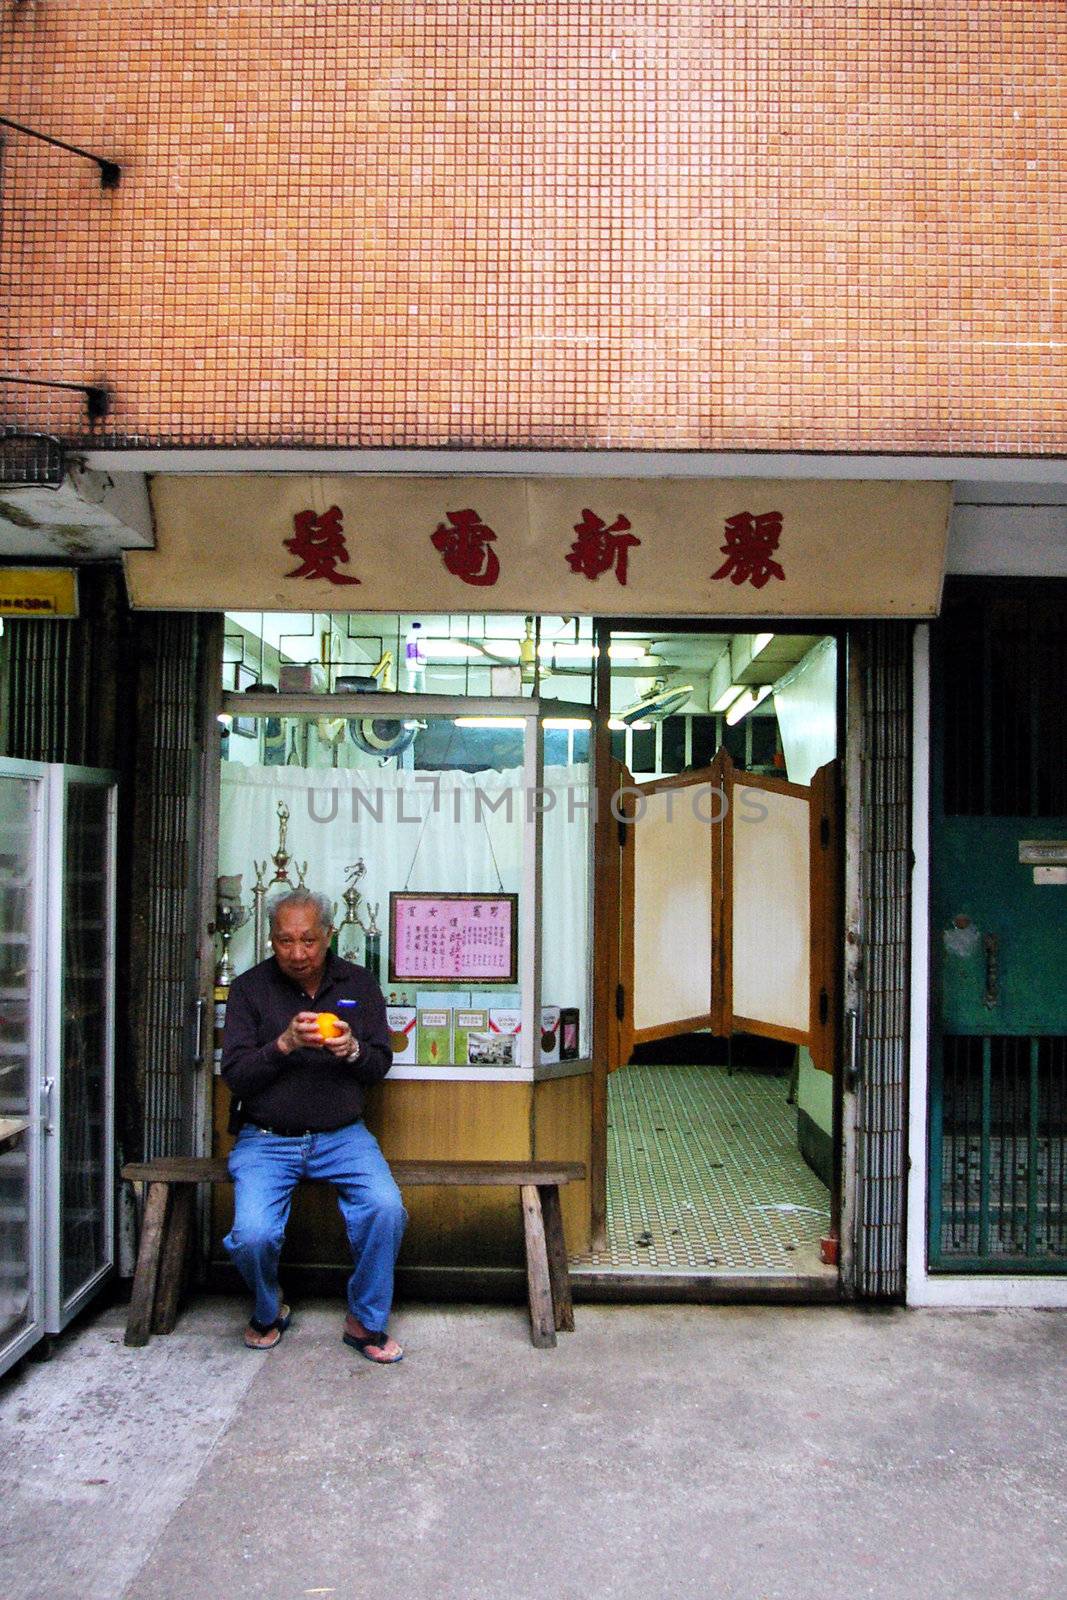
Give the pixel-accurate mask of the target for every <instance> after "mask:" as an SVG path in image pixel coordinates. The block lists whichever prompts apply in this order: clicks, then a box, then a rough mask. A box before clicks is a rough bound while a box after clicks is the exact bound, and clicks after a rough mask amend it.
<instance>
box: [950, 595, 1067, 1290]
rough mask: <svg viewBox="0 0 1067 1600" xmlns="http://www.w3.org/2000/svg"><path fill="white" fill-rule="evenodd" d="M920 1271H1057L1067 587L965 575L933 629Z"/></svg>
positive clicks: (1063, 1108)
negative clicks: (927, 1067) (925, 1207)
mask: <svg viewBox="0 0 1067 1600" xmlns="http://www.w3.org/2000/svg"><path fill="white" fill-rule="evenodd" d="M933 690H934V694H933V713H934V715H933V759H932V769H931V777H932V782H931V928H932V936H933V950H932V972H933V985H934V988H933V1002H934V1003H933V1017H934V1028H933V1040H932V1052H931V1085H930V1087H931V1094H930V1197H929V1201H930V1203H929V1218H930V1235H929V1260H930V1266H931V1268H932V1269H938V1268H940V1269H941V1270H946V1271H953V1272H959V1271H974V1272H1013V1273H1014V1272H1021V1271H1022V1272H1063V1271H1065V1270H1067V1191H1065V1182H1064V1180H1065V1165H1067V1162H1065V1145H1067V726H1065V723H1067V594H1065V592H1064V586H1063V585H1049V584H1038V583H1006V582H1005V581H1004V580H971V581H970V582H967V583H958V584H957V585H955V586H952V587H950V588H949V590H948V592H947V594H946V599H945V607H944V612H943V616H942V620H941V622H940V623H939V624H938V625H937V627H936V628H935V630H934V655H933Z"/></svg>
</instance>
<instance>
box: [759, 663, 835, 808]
mask: <svg viewBox="0 0 1067 1600" xmlns="http://www.w3.org/2000/svg"><path fill="white" fill-rule="evenodd" d="M774 710H775V715H776V716H777V718H778V729H779V732H780V733H781V736H782V751H783V754H784V755H785V771H786V776H787V778H788V779H789V781H790V783H805V784H807V783H810V782H811V780H812V777H813V776H814V774H815V773H816V772H818V770H819V768H820V767H822V766H825V765H826V763H827V762H828V761H832V760H833V759H834V757H835V756H836V754H837V641H836V640H834V639H821V640H820V641H819V643H818V644H817V645H815V646H814V648H813V649H811V650H809V651H808V653H807V655H806V656H805V657H804V659H803V661H801V662H800V664H799V666H797V668H796V669H795V671H793V672H791V673H790V674H789V676H788V677H787V678H786V679H785V681H784V682H783V683H780V684H779V685H778V686H777V687H776V689H775V691H774Z"/></svg>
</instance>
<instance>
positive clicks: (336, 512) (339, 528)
mask: <svg viewBox="0 0 1067 1600" xmlns="http://www.w3.org/2000/svg"><path fill="white" fill-rule="evenodd" d="M282 543H283V544H284V545H285V548H286V549H287V550H291V551H292V552H293V554H294V556H299V557H300V565H299V566H298V567H294V568H293V570H292V572H287V573H286V574H285V576H286V577H287V578H326V579H327V580H328V582H330V583H358V582H359V579H358V578H353V577H352V576H350V575H349V574H348V573H344V572H338V570H337V563H338V562H339V561H345V562H347V560H348V546H347V545H346V544H345V533H344V519H343V517H342V515H341V509H340V507H339V506H331V507H330V509H329V510H328V511H323V512H321V513H319V512H316V511H298V512H296V514H295V515H294V517H293V537H292V538H291V539H283V541H282Z"/></svg>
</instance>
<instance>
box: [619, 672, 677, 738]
mask: <svg viewBox="0 0 1067 1600" xmlns="http://www.w3.org/2000/svg"><path fill="white" fill-rule="evenodd" d="M692 693H693V685H692V684H691V683H672V684H671V685H670V686H669V687H668V685H667V680H666V678H657V679H656V681H655V683H654V684H653V685H652V687H651V689H648V690H646V691H645V693H644V694H643V695H642V696H641V697H640V699H639V700H635V701H634V702H633V704H632V705H628V706H627V707H626V709H625V710H624V711H617V712H615V713H614V718H615V719H616V720H618V721H619V722H623V723H625V724H626V726H627V727H630V726H632V724H633V723H635V722H662V721H663V719H664V717H673V716H674V714H675V712H678V711H681V709H682V707H683V706H684V705H685V704H686V703H687V701H688V700H689V697H690V695H691V694H692Z"/></svg>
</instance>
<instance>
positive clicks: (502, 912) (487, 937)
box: [389, 890, 519, 984]
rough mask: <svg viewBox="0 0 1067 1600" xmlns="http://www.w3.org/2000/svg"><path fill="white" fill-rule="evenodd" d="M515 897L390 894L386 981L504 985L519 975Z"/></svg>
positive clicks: (402, 892) (397, 892)
mask: <svg viewBox="0 0 1067 1600" xmlns="http://www.w3.org/2000/svg"><path fill="white" fill-rule="evenodd" d="M518 905H519V897H518V895H517V894H415V893H410V892H408V891H407V890H399V891H398V890H394V891H393V892H392V893H391V894H390V896H389V982H390V983H452V982H458V983H477V984H483V983H485V984H492V983H508V984H514V983H517V982H518V976H519V964H518V963H519V920H518Z"/></svg>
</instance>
